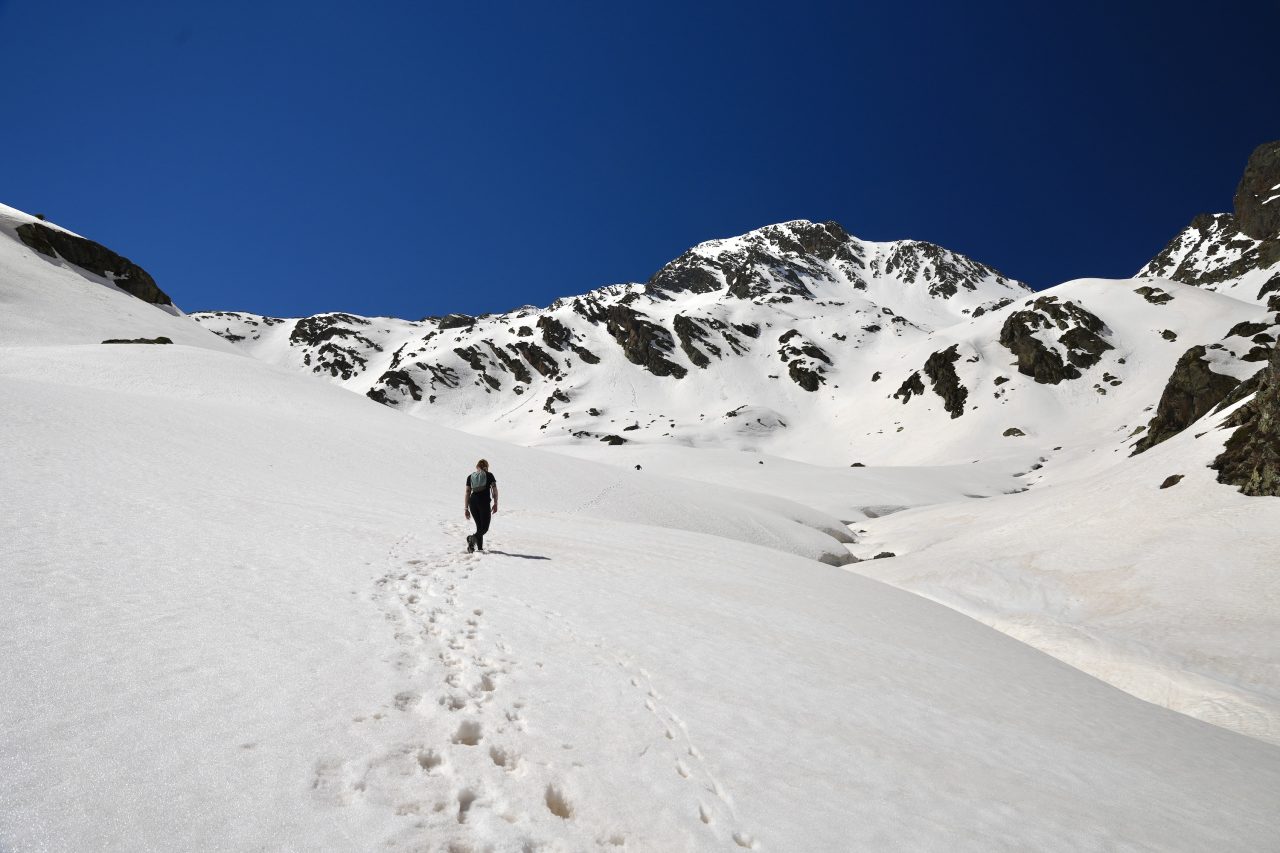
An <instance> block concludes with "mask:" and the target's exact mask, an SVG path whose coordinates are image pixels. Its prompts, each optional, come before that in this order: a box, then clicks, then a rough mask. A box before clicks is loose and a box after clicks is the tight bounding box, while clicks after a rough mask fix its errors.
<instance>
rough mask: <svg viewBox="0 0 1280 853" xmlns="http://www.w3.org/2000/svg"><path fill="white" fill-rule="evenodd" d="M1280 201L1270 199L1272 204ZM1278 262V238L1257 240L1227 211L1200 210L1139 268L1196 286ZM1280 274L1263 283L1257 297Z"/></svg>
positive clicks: (1278, 280) (1278, 283)
mask: <svg viewBox="0 0 1280 853" xmlns="http://www.w3.org/2000/svg"><path fill="white" fill-rule="evenodd" d="M1277 203H1280V202H1272V204H1273V205H1275V204H1277ZM1278 262H1280V239H1272V240H1263V241H1258V240H1254V239H1253V238H1251V237H1249V236H1248V235H1246V234H1244V233H1242V232H1241V231H1240V228H1239V224H1238V223H1237V222H1236V218H1235V217H1234V216H1233V215H1231V214H1230V213H1216V214H1211V213H1202V214H1200V215H1199V216H1197V217H1196V218H1195V219H1193V220H1191V224H1190V225H1188V226H1187V227H1186V228H1184V229H1183V230H1182V232H1181V233H1179V234H1178V235H1177V236H1176V237H1174V238H1173V239H1172V240H1170V241H1169V244H1168V245H1167V246H1165V247H1164V248H1163V249H1161V250H1160V253H1159V254H1158V255H1156V256H1155V257H1154V258H1152V259H1151V261H1150V262H1149V263H1148V264H1147V265H1146V266H1145V267H1143V268H1142V270H1141V271H1140V274H1141V275H1144V276H1157V277H1159V278H1168V279H1173V280H1174V281H1180V282H1182V283H1183V284H1191V285H1195V286H1197V287H1203V286H1204V285H1211V284H1219V283H1222V282H1226V281H1230V280H1231V279H1235V278H1239V277H1240V276H1242V275H1244V274H1245V273H1248V272H1252V271H1253V270H1257V269H1265V268H1267V267H1270V266H1272V265H1273V264H1275V263H1278ZM1272 283H1274V284H1275V286H1276V288H1277V289H1280V274H1277V275H1276V276H1275V277H1273V278H1272V280H1271V281H1270V282H1268V283H1267V284H1264V285H1263V287H1262V289H1261V291H1260V292H1259V293H1258V298H1259V299H1262V297H1263V296H1264V295H1265V294H1266V293H1269V292H1270V290H1269V288H1270V287H1271V286H1272Z"/></svg>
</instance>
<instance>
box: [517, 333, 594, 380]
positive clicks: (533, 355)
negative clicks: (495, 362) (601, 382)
mask: <svg viewBox="0 0 1280 853" xmlns="http://www.w3.org/2000/svg"><path fill="white" fill-rule="evenodd" d="M507 346H509V347H510V348H511V349H513V350H515V351H516V352H518V353H520V355H522V356H523V357H524V360H525V361H527V362H529V364H530V365H531V366H532V367H533V369H534V370H536V371H538V373H539V374H541V375H542V376H548V377H555V376H558V375H559V374H560V365H559V364H557V363H556V360H555V359H554V358H552V356H551V353H549V352H547V351H546V350H544V349H543V348H542V347H540V346H538V345H537V344H535V343H531V342H530V341H516V342H515V343H514V344H507ZM593 358H594V356H593ZM596 360H597V361H599V359H596ZM526 381H527V380H526Z"/></svg>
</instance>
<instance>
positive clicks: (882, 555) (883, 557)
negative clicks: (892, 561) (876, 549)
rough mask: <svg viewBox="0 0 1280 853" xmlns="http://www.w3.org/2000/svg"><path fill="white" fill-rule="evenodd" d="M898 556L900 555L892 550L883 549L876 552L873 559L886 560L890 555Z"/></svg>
mask: <svg viewBox="0 0 1280 853" xmlns="http://www.w3.org/2000/svg"><path fill="white" fill-rule="evenodd" d="M896 556H898V555H897V554H895V553H893V552H892V551H881V552H880V553H879V554H876V555H875V556H874V557H872V558H871V559H873V560H886V559H888V558H889V557H896Z"/></svg>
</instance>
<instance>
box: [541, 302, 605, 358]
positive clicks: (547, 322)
mask: <svg viewBox="0 0 1280 853" xmlns="http://www.w3.org/2000/svg"><path fill="white" fill-rule="evenodd" d="M538 328H539V329H540V330H541V331H542V342H543V343H544V344H546V345H547V346H548V347H550V348H551V349H553V350H555V351H556V352H563V351H564V350H566V349H567V350H570V351H571V352H573V353H574V354H575V355H576V356H578V358H580V359H582V360H583V361H584V362H586V363H587V364H599V363H600V357H599V356H598V355H596V354H595V353H593V352H591V350H589V349H587V348H586V347H583V346H579V345H578V344H577V343H575V342H574V337H573V332H572V331H570V330H569V327H568V326H566V325H565V324H564V323H561V322H560V321H559V320H557V319H556V318H555V317H552V316H551V315H550V314H543V315H542V316H541V317H539V318H538ZM535 367H536V366H535ZM539 372H540V371H539Z"/></svg>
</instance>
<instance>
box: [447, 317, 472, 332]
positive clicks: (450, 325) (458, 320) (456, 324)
mask: <svg viewBox="0 0 1280 853" xmlns="http://www.w3.org/2000/svg"><path fill="white" fill-rule="evenodd" d="M475 324H476V318H475V317H471V316H469V315H467V314H449V315H447V316H445V317H443V318H441V320H440V329H441V330H442V331H443V330H444V329H470V328H471V327H472V326H474V325H475Z"/></svg>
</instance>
